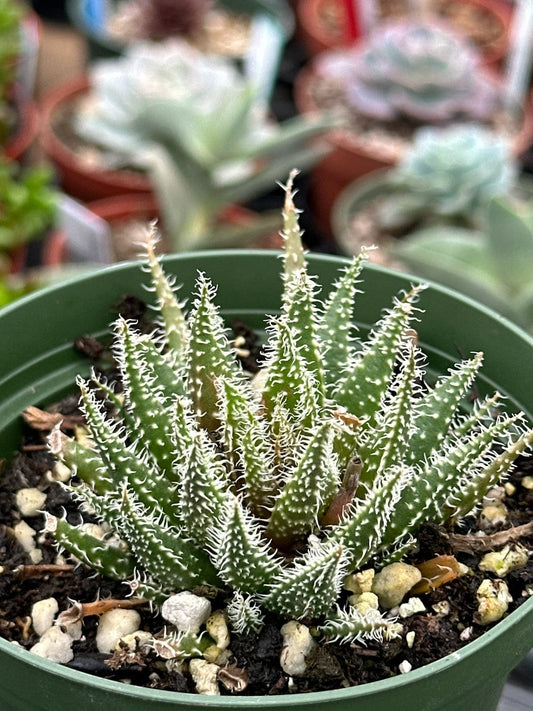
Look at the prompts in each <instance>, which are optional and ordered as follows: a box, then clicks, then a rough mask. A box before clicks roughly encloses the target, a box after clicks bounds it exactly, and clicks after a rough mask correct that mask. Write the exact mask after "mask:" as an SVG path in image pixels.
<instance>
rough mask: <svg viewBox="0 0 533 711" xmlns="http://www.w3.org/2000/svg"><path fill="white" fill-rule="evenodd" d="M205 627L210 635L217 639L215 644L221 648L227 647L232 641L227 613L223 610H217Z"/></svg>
mask: <svg viewBox="0 0 533 711" xmlns="http://www.w3.org/2000/svg"><path fill="white" fill-rule="evenodd" d="M205 628H206V630H207V633H208V635H209V636H210V637H212V638H213V639H214V640H215V644H216V646H217V647H218V649H220V650H224V649H227V648H228V647H229V643H230V635H229V628H228V623H227V622H226V615H225V614H224V612H223V611H222V610H215V612H213V614H212V615H210V616H209V617H208V619H207V621H206V623H205Z"/></svg>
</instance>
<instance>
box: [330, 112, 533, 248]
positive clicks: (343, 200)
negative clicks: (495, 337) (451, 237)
mask: <svg viewBox="0 0 533 711" xmlns="http://www.w3.org/2000/svg"><path fill="white" fill-rule="evenodd" d="M519 176H520V174H519V166H518V162H517V160H516V159H515V157H514V156H513V155H512V152H511V149H510V146H509V143H508V141H506V140H505V139H504V138H502V137H501V136H499V135H498V134H496V133H494V132H493V131H491V130H489V129H488V128H486V127H484V126H482V125H479V124H453V125H451V126H448V127H447V128H434V127H425V128H421V129H419V130H418V131H417V132H416V134H415V137H414V140H413V143H412V145H411V147H410V148H409V149H408V150H407V151H406V153H405V154H404V155H403V157H402V158H401V159H400V160H399V162H398V164H397V165H396V166H394V167H392V168H390V169H383V170H381V171H376V172H374V173H371V174H369V175H368V176H363V177H362V178H359V179H357V180H355V181H354V182H353V183H351V184H350V185H348V186H347V187H346V188H345V189H344V191H343V192H342V193H341V195H340V196H339V198H338V200H337V202H336V203H335V205H334V208H333V215H332V224H333V231H334V234H335V238H336V241H337V244H338V246H339V249H340V250H341V252H343V253H344V254H355V253H357V252H358V251H359V249H360V247H361V245H363V244H366V245H369V244H377V245H378V246H380V247H381V248H382V249H380V250H378V252H377V253H376V257H377V258H381V259H384V260H387V259H388V258H392V254H391V252H392V250H389V249H388V248H389V247H390V246H391V245H393V244H394V243H395V241H396V240H397V239H403V238H404V237H405V236H406V235H408V234H409V233H411V232H413V231H415V230H418V229H422V228H424V227H427V226H435V225H445V226H447V227H459V228H470V229H477V228H479V227H480V224H481V220H482V218H483V212H484V209H485V208H486V206H487V204H488V202H489V201H490V199H491V198H493V197H495V196H501V195H511V194H513V195H515V196H516V197H518V196H521V197H523V196H524V195H530V194H531V183H530V181H529V179H528V178H527V176H521V177H519Z"/></svg>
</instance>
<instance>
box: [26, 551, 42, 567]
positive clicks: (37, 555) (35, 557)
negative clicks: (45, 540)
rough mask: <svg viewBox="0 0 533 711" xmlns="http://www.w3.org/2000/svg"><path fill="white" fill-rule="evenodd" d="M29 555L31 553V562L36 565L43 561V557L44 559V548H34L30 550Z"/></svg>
mask: <svg viewBox="0 0 533 711" xmlns="http://www.w3.org/2000/svg"><path fill="white" fill-rule="evenodd" d="M28 555H29V557H30V560H31V562H32V563H33V564H34V565H39V563H40V562H41V561H42V559H43V552H42V550H41V549H40V548H34V549H33V550H32V551H30V552H29V553H28Z"/></svg>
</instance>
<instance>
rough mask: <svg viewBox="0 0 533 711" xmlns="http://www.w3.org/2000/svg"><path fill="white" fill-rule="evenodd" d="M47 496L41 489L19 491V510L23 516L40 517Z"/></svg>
mask: <svg viewBox="0 0 533 711" xmlns="http://www.w3.org/2000/svg"><path fill="white" fill-rule="evenodd" d="M45 501H46V494H45V493H44V491H39V489H36V488H34V487H33V488H31V489H19V490H18V491H17V495H16V502H17V508H18V510H19V511H20V513H21V515H22V516H28V517H30V516H38V515H39V513H40V512H41V511H42V510H43V507H44V502H45Z"/></svg>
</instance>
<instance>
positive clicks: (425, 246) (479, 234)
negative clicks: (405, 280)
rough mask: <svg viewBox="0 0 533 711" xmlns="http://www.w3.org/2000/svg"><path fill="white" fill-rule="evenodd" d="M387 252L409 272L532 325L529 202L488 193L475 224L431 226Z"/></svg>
mask: <svg viewBox="0 0 533 711" xmlns="http://www.w3.org/2000/svg"><path fill="white" fill-rule="evenodd" d="M392 252H393V254H394V255H396V257H397V258H398V259H399V260H400V261H401V262H402V263H403V264H405V265H406V266H407V267H408V268H409V269H410V270H412V271H413V272H414V273H415V274H418V275H420V276H421V277H422V278H426V277H427V278H431V279H434V280H436V281H438V282H439V283H441V284H446V285H447V286H449V287H451V288H453V289H457V290H458V291H461V292H462V293H464V294H468V295H469V296H471V297H473V298H475V299H477V300H478V301H480V302H482V303H485V304H487V305H489V306H490V307H491V308H493V309H495V310H496V311H498V312H500V313H502V314H505V315H506V316H507V317H508V318H511V319H513V321H515V322H516V323H518V324H519V325H521V326H522V327H523V328H525V329H527V330H529V331H532V330H533V292H532V289H531V270H532V268H533V203H532V202H531V200H530V201H529V202H528V201H525V200H521V201H520V200H517V199H513V198H511V197H503V198H494V199H493V200H491V201H490V203H489V204H488V206H487V207H486V210H485V214H484V216H483V219H482V220H481V221H480V223H479V225H478V228H477V229H467V228H463V229H456V228H452V227H450V226H446V225H440V226H439V225H435V226H432V227H426V228H425V229H423V230H419V231H416V232H413V233H412V234H410V235H408V236H407V238H406V239H405V240H402V241H401V242H399V243H398V244H396V245H394V246H393V248H392Z"/></svg>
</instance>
